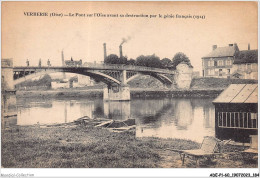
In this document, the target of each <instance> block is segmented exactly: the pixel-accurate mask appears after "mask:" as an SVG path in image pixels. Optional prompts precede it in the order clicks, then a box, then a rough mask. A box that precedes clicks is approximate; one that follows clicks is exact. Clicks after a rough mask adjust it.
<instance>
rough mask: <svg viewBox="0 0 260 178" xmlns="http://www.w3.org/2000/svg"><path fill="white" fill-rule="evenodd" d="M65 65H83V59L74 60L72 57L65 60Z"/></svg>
mask: <svg viewBox="0 0 260 178" xmlns="http://www.w3.org/2000/svg"><path fill="white" fill-rule="evenodd" d="M65 66H68V67H78V66H82V60H81V59H80V60H79V61H74V60H73V59H72V58H71V59H70V60H66V61H65Z"/></svg>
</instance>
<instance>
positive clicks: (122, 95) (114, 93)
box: [103, 85, 131, 101]
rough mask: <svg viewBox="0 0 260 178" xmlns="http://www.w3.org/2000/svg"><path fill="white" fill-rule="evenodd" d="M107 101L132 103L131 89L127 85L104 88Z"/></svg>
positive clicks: (104, 97)
mask: <svg viewBox="0 0 260 178" xmlns="http://www.w3.org/2000/svg"><path fill="white" fill-rule="evenodd" d="M103 99H104V100H105V101H130V100H131V99H130V89H129V87H128V86H126V85H116V86H107V87H105V88H104V93H103Z"/></svg>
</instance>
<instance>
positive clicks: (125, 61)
mask: <svg viewBox="0 0 260 178" xmlns="http://www.w3.org/2000/svg"><path fill="white" fill-rule="evenodd" d="M117 64H127V58H126V57H125V56H123V57H120V58H118V61H117Z"/></svg>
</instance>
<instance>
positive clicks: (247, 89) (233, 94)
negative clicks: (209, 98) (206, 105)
mask: <svg viewBox="0 0 260 178" xmlns="http://www.w3.org/2000/svg"><path fill="white" fill-rule="evenodd" d="M257 102H258V85H257V84H231V85H229V87H228V88H227V89H225V90H224V91H223V92H222V93H221V94H220V95H219V96H218V97H217V98H216V99H215V100H214V101H213V103H257Z"/></svg>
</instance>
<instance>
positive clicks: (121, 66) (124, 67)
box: [14, 63, 175, 74]
mask: <svg viewBox="0 0 260 178" xmlns="http://www.w3.org/2000/svg"><path fill="white" fill-rule="evenodd" d="M14 68H16V69H63V68H92V69H101V70H102V69H104V70H110V69H111V70H132V71H142V72H159V73H166V74H175V71H172V70H169V69H160V68H154V67H145V66H134V65H125V64H95V63H93V64H89V63H88V64H87V65H83V66H74V67H73V66H65V67H63V66H51V67H49V66H41V67H39V66H28V67H26V66H16V67H14Z"/></svg>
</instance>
